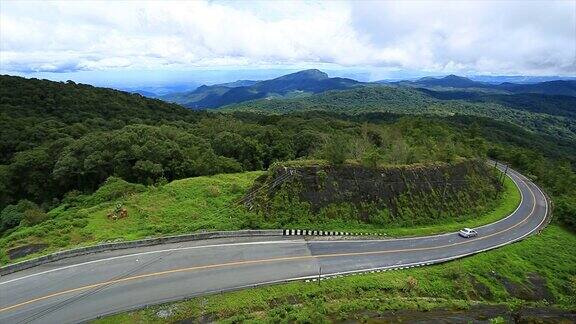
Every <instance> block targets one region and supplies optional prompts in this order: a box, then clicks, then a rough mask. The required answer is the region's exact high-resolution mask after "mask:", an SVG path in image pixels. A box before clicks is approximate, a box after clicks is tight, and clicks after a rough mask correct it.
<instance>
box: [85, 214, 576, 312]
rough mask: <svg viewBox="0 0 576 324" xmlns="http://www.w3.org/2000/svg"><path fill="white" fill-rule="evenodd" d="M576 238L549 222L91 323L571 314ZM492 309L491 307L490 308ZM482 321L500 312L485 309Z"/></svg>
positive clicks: (575, 294)
mask: <svg viewBox="0 0 576 324" xmlns="http://www.w3.org/2000/svg"><path fill="white" fill-rule="evenodd" d="M573 246H576V236H574V235H573V234H572V233H570V232H568V231H567V230H565V229H563V228H561V227H559V226H557V225H551V226H549V227H548V228H546V229H545V230H544V231H543V232H542V233H541V234H539V235H535V236H532V237H530V238H528V239H526V240H524V241H522V242H519V243H514V244H512V245H509V246H505V247H502V248H499V249H497V250H493V251H490V252H486V253H481V254H478V255H475V256H471V257H468V258H465V259H461V260H456V261H451V262H448V263H445V264H440V265H434V266H430V267H423V268H415V269H409V270H397V271H388V272H381V273H375V274H365V275H358V276H348V277H343V278H335V279H329V280H325V281H322V282H321V283H320V284H318V283H317V282H309V283H306V282H294V283H289V284H282V285H274V286H267V287H260V288H254V289H247V290H242V291H237V292H229V293H224V294H219V295H213V296H205V297H198V298H193V299H191V300H188V301H183V302H178V303H170V304H164V305H158V306H152V307H147V308H144V309H142V310H138V311H134V312H128V313H124V314H119V315H115V316H111V317H107V318H104V319H100V320H96V321H94V322H95V323H158V322H160V323H161V322H165V323H172V322H176V321H180V320H189V321H192V322H198V321H202V320H204V321H222V322H236V323H237V322H244V321H264V322H302V323H309V322H313V323H319V322H333V321H342V320H352V319H355V320H360V321H363V320H368V319H370V318H373V317H374V318H377V317H378V316H379V315H382V314H386V313H387V312H389V311H397V310H417V311H431V310H434V309H437V308H442V309H448V310H471V309H473V308H474V307H477V306H478V305H488V306H492V307H494V306H497V305H502V306H504V309H511V310H518V309H521V308H523V307H544V308H546V307H550V306H553V307H557V308H560V309H564V310H568V311H576V268H574V264H576V254H574V253H572V251H571V249H569V248H568V247H573ZM495 309H498V308H495ZM492 314H493V315H492V316H491V317H489V318H487V319H490V318H492V319H494V320H497V317H499V316H501V314H499V313H498V312H494V311H493V312H492Z"/></svg>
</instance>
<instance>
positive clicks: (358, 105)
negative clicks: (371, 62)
mask: <svg viewBox="0 0 576 324" xmlns="http://www.w3.org/2000/svg"><path fill="white" fill-rule="evenodd" d="M488 97H490V96H489V95H483V98H484V101H483V102H478V101H476V102H475V101H467V100H443V99H438V98H434V97H433V96H430V95H427V94H426V93H424V92H421V91H418V90H416V89H410V88H398V87H387V86H371V87H362V88H356V89H350V90H343V91H328V92H325V93H321V94H318V95H314V96H311V97H306V98H297V99H266V100H256V101H250V102H245V103H239V104H236V105H230V106H226V107H223V108H222V109H224V110H226V111H253V112H260V113H289V112H295V111H312V110H322V111H330V112H336V113H346V114H358V113H367V112H388V113H396V114H416V115H437V116H453V115H455V114H460V115H472V116H481V117H489V118H493V119H496V120H499V121H505V122H510V123H513V124H516V125H519V126H522V127H524V128H526V129H528V130H530V131H533V132H535V133H538V134H542V135H547V136H551V137H554V138H558V139H564V140H571V141H574V140H576V120H575V119H574V118H573V116H572V115H571V114H572V113H573V109H574V108H573V109H572V111H570V110H568V111H569V115H568V116H566V115H565V114H566V113H564V114H563V115H557V114H547V113H545V112H549V111H550V109H548V110H546V109H545V108H544V109H542V108H540V109H539V107H542V106H543V104H538V102H537V101H535V99H532V102H530V104H531V105H530V106H529V107H533V108H531V110H532V111H526V110H523V109H518V108H519V107H522V106H525V103H524V102H525V101H526V100H529V99H526V98H527V97H528V96H527V95H522V96H513V97H506V98H505V99H503V98H502V96H498V95H495V99H494V100H488V99H486V98H488ZM448 99H450V98H448ZM547 100H549V99H548V98H544V99H542V100H541V101H547ZM554 100H557V101H568V102H574V99H573V98H572V97H559V98H554ZM511 102H512V103H511ZM540 111H542V112H540Z"/></svg>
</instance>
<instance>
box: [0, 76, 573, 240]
mask: <svg viewBox="0 0 576 324" xmlns="http://www.w3.org/2000/svg"><path fill="white" fill-rule="evenodd" d="M354 91H356V90H354ZM366 91H379V90H366ZM397 91H400V92H399V93H394V91H392V90H386V93H387V94H386V95H387V96H391V98H397V100H392V101H388V105H389V107H391V108H394V109H389V110H390V112H374V111H368V110H364V109H363V108H361V107H360V108H358V107H357V105H356V102H357V101H358V97H356V96H358V93H357V92H353V93H352V94H353V96H352V97H348V98H344V99H346V100H344V101H343V102H341V103H339V104H338V105H340V106H338V107H339V108H338V109H335V111H316V110H315V109H310V110H309V111H308V110H307V109H306V111H294V112H291V113H288V114H282V115H279V114H274V115H269V114H259V113H255V112H250V111H229V110H225V111H216V112H205V111H192V110H188V109H185V108H182V107H180V106H178V105H174V104H167V103H164V102H162V101H159V100H153V99H147V98H144V97H142V96H140V95H137V94H128V93H125V92H121V91H115V90H111V89H103V88H96V87H92V86H88V85H82V84H75V83H74V82H66V83H62V82H52V81H47V80H37V79H24V78H19V77H11V76H1V77H0V98H1V99H0V134H1V141H0V152H1V154H0V179H2V181H1V182H0V209H2V212H1V214H0V221H1V223H0V232H9V231H10V230H11V229H13V228H15V227H16V226H18V225H20V224H24V225H25V224H35V223H38V222H42V221H43V220H44V219H45V218H46V211H48V210H49V209H51V208H53V207H55V206H57V205H58V204H59V203H60V202H61V201H62V200H63V199H66V197H71V196H74V195H78V194H79V193H90V192H93V191H95V190H96V189H98V187H99V186H100V185H102V184H103V183H104V182H105V181H106V179H108V178H109V177H112V176H113V177H118V178H122V179H124V180H126V181H129V182H133V183H140V184H144V185H149V186H153V185H162V184H163V183H166V182H168V181H172V180H175V179H183V178H188V177H194V176H200V175H213V174H219V173H233V172H244V171H253V170H266V169H268V168H269V167H270V166H271V165H272V164H273V163H274V162H277V161H290V160H297V159H325V160H328V161H329V162H330V163H334V164H337V163H344V162H346V161H349V160H352V161H357V162H358V163H362V164H364V165H366V166H367V167H370V166H374V165H405V164H412V163H416V162H435V161H445V162H451V161H454V160H456V159H460V158H486V157H491V158H494V159H498V160H501V161H504V162H507V163H510V164H511V165H513V166H514V167H516V168H518V169H519V170H521V171H522V172H525V173H526V174H527V175H529V176H531V177H533V178H534V179H535V180H536V181H537V182H538V183H539V184H541V185H542V186H543V187H544V188H545V189H546V190H547V192H548V193H549V194H550V195H551V196H552V198H553V201H554V204H555V206H554V207H555V211H554V213H555V217H557V218H558V219H559V220H560V221H561V222H562V223H564V224H566V225H567V226H569V227H572V228H576V189H575V187H574V185H573V184H574V183H576V175H575V172H574V168H575V166H576V145H575V142H574V140H573V139H572V137H571V136H569V135H570V134H571V132H572V131H573V130H570V129H569V128H563V127H559V126H558V127H557V128H555V129H556V130H557V131H558V134H560V135H561V136H560V135H558V134H556V135H558V136H560V137H558V136H556V135H555V134H551V133H553V131H552V129H553V128H550V129H546V130H545V131H543V132H533V131H530V129H531V126H525V127H521V126H518V125H517V124H518V123H515V124H513V123H510V122H507V121H506V119H507V117H506V118H503V119H504V121H502V120H500V121H498V120H494V119H489V118H486V117H482V116H469V115H463V114H459V113H452V114H435V113H432V112H433V111H434V109H435V108H434V107H435V105H436V104H435V103H434V102H432V101H429V99H422V97H417V98H420V99H417V100H418V101H417V102H418V105H416V106H415V105H414V101H408V102H406V101H405V98H406V97H405V96H404V95H403V91H408V90H397ZM410 91H411V90H410ZM346 93H348V92H347V91H342V92H340V93H338V94H326V96H332V95H334V96H338V98H342V96H345V95H346ZM309 99H310V100H312V101H311V102H312V103H314V100H317V99H312V98H309ZM298 100H299V101H296V102H295V105H296V106H297V105H298V102H300V104H303V102H305V100H307V99H298ZM286 102H290V101H286ZM366 102H367V103H366V104H370V100H367V101H366ZM325 104H326V105H331V104H332V103H325ZM373 104H374V105H378V103H377V101H376V102H375V103H373ZM251 105H253V103H248V104H246V106H244V107H245V108H246V109H239V110H251V109H249V108H251V107H252V106H251ZM345 106H347V107H349V109H348V112H354V113H353V114H350V113H345V110H344V108H343V107H345ZM420 106H425V107H428V110H425V112H430V113H429V114H425V115H414V114H401V113H399V112H406V111H407V110H409V109H413V110H415V109H418V107H420ZM331 107H332V106H331ZM406 107H408V108H406ZM479 109H480V108H479ZM296 110H297V109H296ZM387 110H388V109H387ZM454 111H458V109H457V107H455V108H454ZM520 115H522V114H520ZM530 116H531V117H530V118H531V120H533V122H534V126H533V127H539V126H538V125H540V123H544V124H545V125H548V126H549V127H552V126H550V125H552V124H546V123H547V122H548V121H546V120H544V121H542V120H540V119H538V118H537V117H535V116H534V115H530ZM547 116H548V115H547ZM550 118H552V117H550ZM553 118H567V117H559V116H556V117H553ZM554 121H556V120H555V119H554ZM548 126H547V127H548Z"/></svg>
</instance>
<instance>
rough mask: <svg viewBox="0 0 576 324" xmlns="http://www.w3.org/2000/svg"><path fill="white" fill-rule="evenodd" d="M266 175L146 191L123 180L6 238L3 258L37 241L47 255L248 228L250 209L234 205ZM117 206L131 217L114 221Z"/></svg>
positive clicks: (206, 180)
mask: <svg viewBox="0 0 576 324" xmlns="http://www.w3.org/2000/svg"><path fill="white" fill-rule="evenodd" d="M261 174H263V172H261V171H255V172H245V173H237V174H220V175H215V176H204V177H195V178H188V179H183V180H176V181H173V182H171V183H169V184H166V185H164V186H159V187H147V188H146V187H144V188H143V191H142V192H134V191H138V190H134V188H133V186H134V185H131V184H129V183H127V182H124V181H122V180H119V181H117V182H113V183H111V184H108V185H104V186H103V187H101V188H100V189H99V190H98V191H97V192H96V193H94V194H93V195H90V196H86V197H80V198H78V199H77V200H76V201H75V202H72V203H63V204H61V205H60V206H59V207H57V208H55V209H53V210H51V211H50V212H49V213H48V215H49V217H50V219H49V220H48V221H45V222H43V223H41V224H38V225H35V226H30V227H27V226H22V225H21V226H19V227H18V228H17V229H16V230H15V231H12V232H10V233H9V234H7V235H4V236H3V237H2V238H1V239H0V258H2V259H3V260H2V261H3V262H6V261H7V256H6V255H3V256H2V255H1V254H3V253H6V252H5V251H6V250H7V249H9V248H12V247H17V246H21V245H27V244H31V243H44V244H48V248H47V249H46V250H44V251H42V253H43V254H45V253H49V252H53V251H57V250H63V249H67V248H71V247H77V246H83V245H91V244H96V243H100V242H105V241H112V240H135V239H141V238H146V237H155V236H162V235H172V234H183V233H190V232H197V231H215V230H235V229H240V228H245V227H246V226H245V224H244V222H245V219H246V217H245V214H246V213H247V211H245V210H244V209H243V208H239V207H237V206H236V205H235V204H234V202H235V201H236V200H238V199H239V198H241V197H242V196H243V195H244V193H245V192H246V191H247V190H248V189H249V188H250V186H251V185H252V183H253V181H254V179H256V178H257V177H258V176H260V175H261ZM109 187H113V188H114V189H113V190H109V189H110V188H109ZM116 187H117V188H116ZM110 191H112V193H110ZM115 192H117V193H115ZM123 192H124V193H128V194H127V195H124V194H123ZM117 203H122V204H123V206H124V208H126V209H127V210H128V217H126V218H122V219H118V220H114V221H113V220H110V219H108V218H107V214H108V213H109V212H111V211H112V210H113V209H114V206H116V204H117ZM34 256H37V255H29V256H27V258H31V257H34Z"/></svg>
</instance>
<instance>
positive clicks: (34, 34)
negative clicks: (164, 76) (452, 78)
mask: <svg viewBox="0 0 576 324" xmlns="http://www.w3.org/2000/svg"><path fill="white" fill-rule="evenodd" d="M314 63H316V64H320V63H333V64H336V65H341V66H367V67H370V66H373V67H391V68H399V69H410V70H424V71H433V72H479V73H502V74H563V75H566V74H576V2H574V1H555V2H551V1H547V2H533V1H529V2H520V1H514V2H504V1H498V2H490V1H484V2H480V1H474V2H455V1H454V2H432V1H425V2H415V1H402V2H392V1H381V2H368V1H357V2H350V3H343V2H293V1H287V2H278V1H274V2H199V1H190V2H184V1H174V2H168V1H162V2H153V1H147V2H141V3H137V2H132V1H116V2H112V1H111V2H84V1H78V2H71V1H70V2H69V1H65V2H45V1H42V2H16V1H2V2H1V12H0V70H4V71H20V72H27V71H52V72H59V71H67V72H68V71H74V70H106V69H122V68H130V69H161V68H181V67H186V68H190V67H212V68H219V67H227V66H259V65H267V66H269V65H272V66H274V65H277V66H287V65H290V66H293V65H299V64H300V65H310V64H314Z"/></svg>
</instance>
